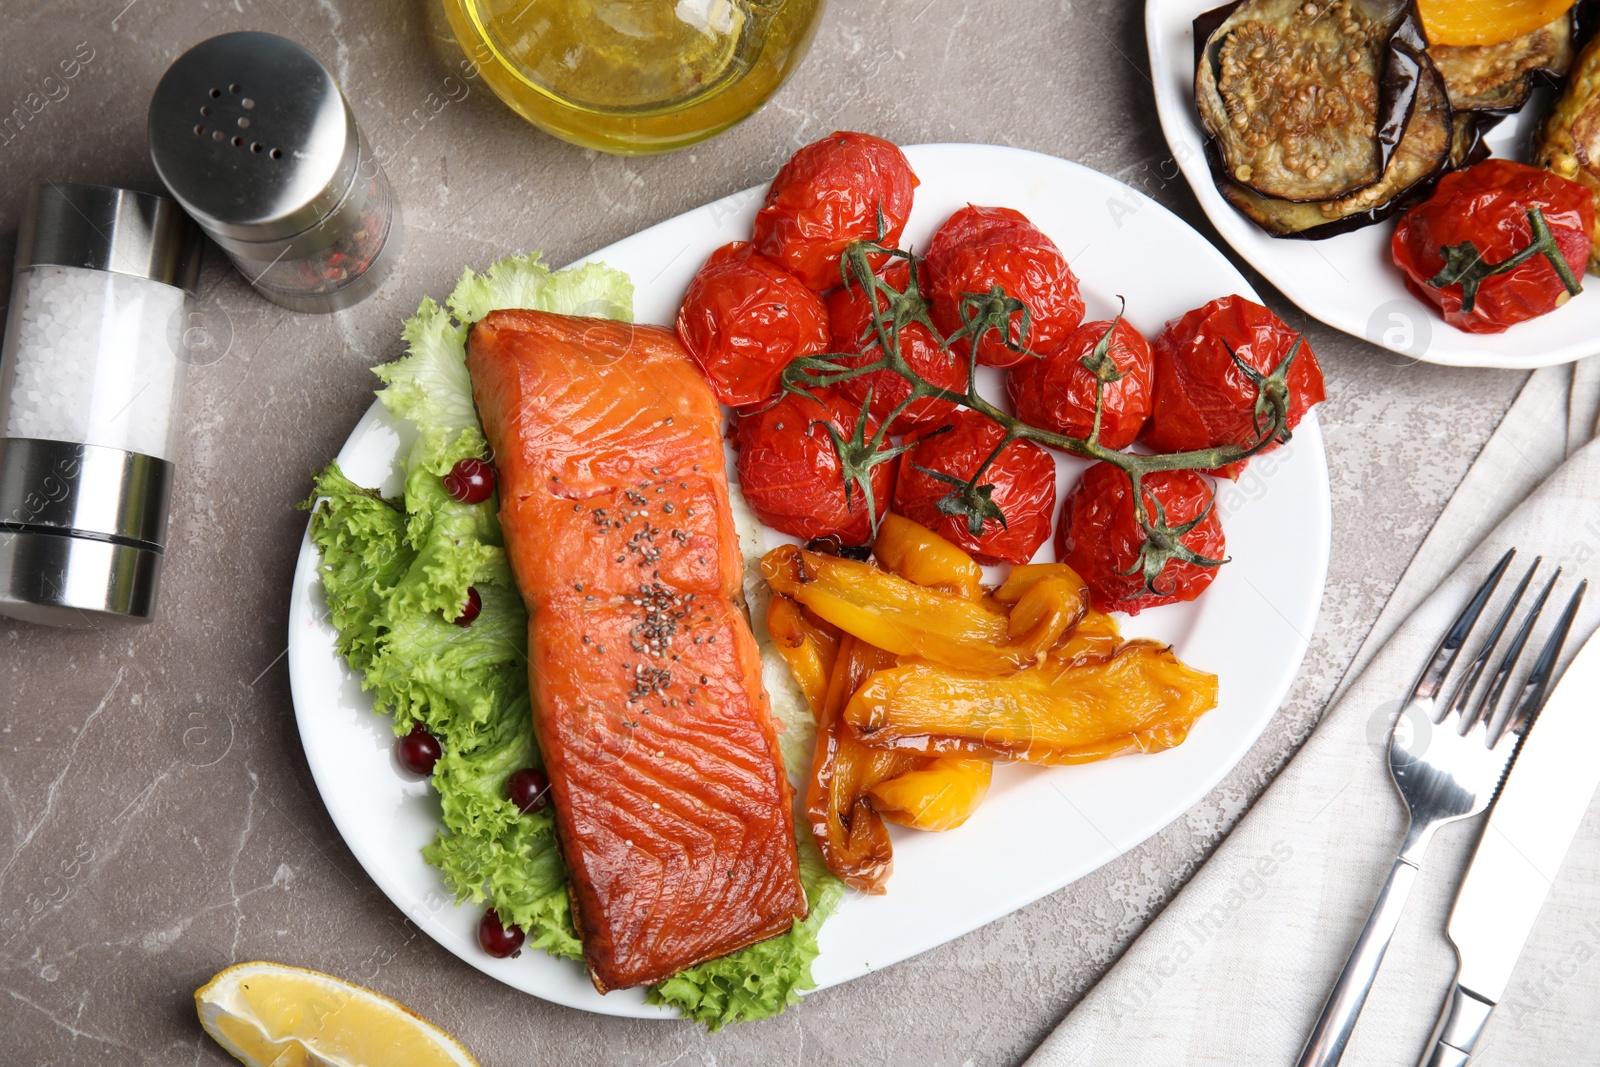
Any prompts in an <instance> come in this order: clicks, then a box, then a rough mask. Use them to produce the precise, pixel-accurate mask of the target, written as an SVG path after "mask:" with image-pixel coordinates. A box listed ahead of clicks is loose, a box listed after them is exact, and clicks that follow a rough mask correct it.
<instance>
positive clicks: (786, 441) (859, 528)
mask: <svg viewBox="0 0 1600 1067" xmlns="http://www.w3.org/2000/svg"><path fill="white" fill-rule="evenodd" d="M860 413H861V408H860V407H858V406H857V405H856V404H854V403H852V402H851V401H850V400H848V399H847V398H845V397H844V396H842V395H840V394H839V392H838V391H837V390H833V389H824V390H822V391H821V392H820V393H819V394H818V395H817V396H797V395H795V394H794V393H789V394H786V395H785V396H784V397H783V398H782V399H781V400H779V401H778V402H777V403H776V404H774V405H772V406H771V407H769V408H766V409H764V410H761V411H756V412H752V413H750V414H748V415H744V416H742V417H740V419H739V426H738V429H737V444H738V448H739V457H738V471H739V486H740V488H741V489H743V490H744V498H745V501H746V502H747V503H748V504H749V505H750V510H752V511H754V512H755V513H756V518H758V519H760V520H761V521H762V522H764V523H766V524H767V525H768V526H771V527H772V528H773V529H775V530H779V531H781V532H783V533H786V534H789V535H790V536H793V537H800V538H805V539H808V540H809V539H811V538H813V537H828V536H833V537H837V538H838V539H839V541H840V542H841V543H842V544H845V545H864V544H866V543H867V542H868V541H871V540H872V535H873V530H872V523H871V520H870V518H869V516H868V512H867V501H866V496H865V494H863V493H862V491H861V486H860V485H859V484H854V485H851V486H850V491H849V503H848V504H847V503H846V501H845V496H846V494H845V482H844V475H843V473H842V467H841V464H840V462H839V453H838V451H837V450H836V449H835V448H834V444H833V439H832V438H831V437H830V436H829V435H828V429H827V425H828V424H831V425H832V426H833V428H834V429H835V430H837V431H838V432H839V436H840V437H842V438H844V439H845V440H847V441H848V440H849V439H850V435H851V433H852V432H853V431H854V430H855V425H856V419H857V417H858V416H859V415H860ZM877 428H878V424H877V422H876V421H875V420H873V419H872V418H870V416H869V418H868V420H867V430H866V436H867V437H868V438H870V437H871V436H872V434H873V433H874V432H875V431H876V430H877ZM897 463H898V460H897V459H891V460H889V461H887V462H885V463H879V464H877V465H876V466H874V467H873V468H872V474H871V476H870V477H871V482H872V495H873V501H874V503H875V504H876V507H877V513H878V515H880V516H881V515H882V514H883V513H884V512H886V511H888V510H889V502H890V499H891V497H892V495H893V492H894V470H895V465H896V464H897Z"/></svg>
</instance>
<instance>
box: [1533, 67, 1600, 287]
mask: <svg viewBox="0 0 1600 1067" xmlns="http://www.w3.org/2000/svg"><path fill="white" fill-rule="evenodd" d="M1533 165H1534V166H1536V167H1543V168H1545V169H1546V170H1551V171H1555V172H1556V173H1557V174H1559V175H1561V176H1562V177H1563V178H1571V179H1572V180H1573V181H1576V182H1579V183H1581V184H1582V185H1583V186H1584V187H1585V188H1587V189H1588V190H1589V191H1590V192H1591V193H1593V194H1594V195H1595V197H1596V198H1597V200H1600V36H1596V37H1594V38H1591V39H1590V41H1589V43H1588V44H1587V45H1585V46H1584V48H1583V51H1582V52H1581V53H1580V54H1579V55H1578V59H1577V62H1576V63H1575V64H1574V65H1573V68H1572V73H1571V74H1570V75H1568V77H1567V86H1566V88H1565V89H1563V90H1562V92H1561V95H1560V96H1559V97H1557V98H1556V102H1555V103H1554V104H1553V105H1552V106H1551V108H1550V111H1549V112H1548V113H1547V114H1546V115H1545V117H1544V121H1543V122H1542V123H1541V124H1540V126H1539V132H1538V134H1537V135H1536V136H1535V138H1534V145H1533ZM1591 237H1592V239H1593V241H1594V245H1593V246H1592V247H1591V248H1590V251H1589V270H1590V271H1592V272H1594V273H1596V274H1600V219H1597V220H1596V222H1595V232H1594V233H1593V234H1592V235H1591Z"/></svg>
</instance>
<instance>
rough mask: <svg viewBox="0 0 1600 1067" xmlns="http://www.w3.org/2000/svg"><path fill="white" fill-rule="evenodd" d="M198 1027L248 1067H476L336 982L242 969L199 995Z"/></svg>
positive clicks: (380, 1001) (452, 1047)
mask: <svg viewBox="0 0 1600 1067" xmlns="http://www.w3.org/2000/svg"><path fill="white" fill-rule="evenodd" d="M194 1005H195V1009H196V1010H197V1011H198V1012H199V1013H200V1025H201V1026H203V1027H205V1031H206V1033H208V1034H210V1035H211V1036H212V1037H214V1038H215V1039H216V1041H217V1044H219V1045H221V1046H222V1047H223V1048H224V1049H226V1050H227V1051H228V1052H230V1053H232V1054H233V1056H234V1057H235V1058H237V1059H238V1060H239V1061H240V1062H241V1063H244V1064H248V1065H249V1067H478V1061H477V1060H475V1059H473V1058H472V1056H471V1054H470V1053H468V1052H467V1050H466V1049H464V1048H462V1047H461V1044H460V1042H458V1041H456V1039H455V1038H453V1037H451V1036H450V1035H449V1034H447V1033H445V1032H444V1031H443V1030H440V1029H439V1028H438V1027H436V1026H434V1025H433V1024H432V1023H430V1022H428V1021H426V1020H425V1019H423V1018H422V1017H420V1016H419V1015H417V1013H416V1012H414V1011H412V1010H411V1009H410V1008H408V1007H406V1006H405V1005H403V1004H397V1003H395V1002H394V1001H392V1000H390V999H389V998H388V997H386V996H382V995H381V994H378V993H374V992H373V991H372V990H370V989H363V988H362V987H361V986H358V985H352V984H351V983H349V982H346V981H344V980H343V979H340V978H335V977H333V976H332V975H331V974H323V973H321V972H320V971H308V970H306V969H305V968H302V967H288V966H285V965H283V964H281V963H266V962H255V963H238V964H235V965H234V966H232V967H229V968H228V969H227V970H224V971H221V972H219V973H218V974H217V975H216V976H215V977H214V978H212V979H211V981H209V982H207V983H206V984H205V985H203V986H201V987H200V988H199V989H197V990H195V994H194Z"/></svg>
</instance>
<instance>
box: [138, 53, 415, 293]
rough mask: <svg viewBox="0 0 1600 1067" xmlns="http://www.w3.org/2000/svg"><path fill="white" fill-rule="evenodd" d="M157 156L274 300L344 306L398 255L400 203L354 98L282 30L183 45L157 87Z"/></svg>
mask: <svg viewBox="0 0 1600 1067" xmlns="http://www.w3.org/2000/svg"><path fill="white" fill-rule="evenodd" d="M150 158H151V160H152V161H153V162H154V163H155V168H156V172H157V173H158V174H159V175H160V176H161V180H162V181H163V182H164V183H165V184H166V187H167V189H168V191H169V192H170V193H171V194H172V196H173V198H174V199H176V200H177V201H178V202H179V203H180V204H182V205H183V208H184V210H185V211H187V212H188V213H189V214H190V215H191V216H193V217H194V219H195V220H196V221H197V222H199V224H200V226H201V228H202V229H204V230H205V231H206V233H207V234H208V235H210V237H211V238H212V240H214V241H216V243H217V244H218V245H219V246H220V247H221V248H222V250H223V251H224V252H226V253H227V254H228V257H229V258H230V259H232V260H233V264H234V266H235V267H237V268H238V269H239V272H240V273H241V274H243V275H244V276H245V278H246V279H247V280H248V281H249V282H250V284H251V285H252V286H254V287H255V289H256V290H257V291H258V292H259V293H261V295H262V296H265V297H266V298H267V299H268V300H271V301H272V302H273V303H276V304H280V305H282V306H283V307H286V308H290V309H291V310H294V311H337V310H339V309H341V308H346V307H349V306H350V305H352V304H354V303H356V302H357V301H359V300H361V299H363V298H364V297H366V296H367V295H368V294H370V293H371V292H373V290H375V289H376V288H377V287H378V286H379V285H380V284H382V282H383V279H384V278H385V277H386V276H387V274H388V272H389V270H390V268H391V267H392V266H393V265H394V262H395V260H397V259H398V258H399V247H400V210H399V205H398V204H396V202H395V199H394V195H393V193H392V192H391V191H390V189H389V183H388V181H387V180H386V179H385V177H384V174H383V168H382V167H380V166H379V165H378V161H377V159H376V158H375V157H374V156H373V154H372V150H371V148H370V146H369V145H368V144H367V143H366V141H365V140H364V139H363V138H362V136H361V130H360V128H359V127H358V126H357V125H356V119H355V114H354V113H353V112H352V111H351V109H350V104H349V101H347V100H346V99H345V97H344V94H343V93H342V92H341V91H340V90H339V86H338V83H337V82H335V81H334V80H333V76H332V75H331V74H329V73H328V71H327V69H326V68H325V67H323V65H322V64H321V63H320V62H319V61H318V60H317V57H316V56H314V55H312V54H311V53H310V52H309V51H307V50H306V49H305V48H302V47H301V46H300V45H298V44H296V43H294V42H293V41H290V40H287V39H285V38H283V37H279V36H277V35H276V34H271V33H258V32H243V33H225V34H223V35H221V36H220V37H213V38H211V39H210V40H207V41H202V42H201V43H200V44H198V45H195V46H194V47H193V48H191V49H189V51H187V52H185V53H184V54H183V55H181V56H179V57H178V60H177V61H176V62H175V63H173V64H172V66H171V67H170V68H169V69H168V70H167V72H166V74H165V75H163V76H162V79H161V82H160V84H158V85H157V86H156V91H155V95H154V96H153V97H152V98H151V101H150Z"/></svg>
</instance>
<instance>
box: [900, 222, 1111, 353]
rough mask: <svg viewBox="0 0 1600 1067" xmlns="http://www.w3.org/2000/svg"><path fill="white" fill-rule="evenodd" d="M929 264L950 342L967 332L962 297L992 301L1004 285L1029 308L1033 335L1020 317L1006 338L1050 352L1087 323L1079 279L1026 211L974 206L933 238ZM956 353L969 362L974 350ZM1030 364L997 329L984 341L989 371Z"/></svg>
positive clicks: (940, 322) (936, 310)
mask: <svg viewBox="0 0 1600 1067" xmlns="http://www.w3.org/2000/svg"><path fill="white" fill-rule="evenodd" d="M927 263H928V282H929V299H930V301H931V303H932V305H933V324H934V325H935V326H937V327H938V328H939V332H940V333H942V334H944V335H945V336H946V337H949V336H950V335H952V334H954V333H955V332H956V331H957V330H959V329H960V328H961V326H962V314H961V307H962V301H963V299H964V298H965V297H966V296H967V295H968V294H976V295H978V296H985V295H987V294H988V293H989V292H990V291H991V290H993V288H994V287H995V286H997V285H998V286H1000V287H1001V289H1003V290H1004V291H1005V293H1006V295H1007V296H1011V297H1015V298H1016V299H1018V300H1020V301H1022V302H1023V303H1024V304H1025V305H1027V308H1028V312H1029V326H1028V331H1027V335H1026V336H1023V335H1022V316H1021V314H1020V313H1015V314H1013V315H1012V316H1011V317H1010V319H1009V320H1008V321H1007V323H1006V332H1007V336H1008V337H1009V338H1010V339H1011V340H1012V341H1013V342H1014V343H1020V344H1021V345H1023V346H1024V347H1026V348H1027V349H1028V350H1029V351H1031V352H1035V353H1043V352H1048V351H1050V350H1051V349H1052V348H1054V347H1056V346H1057V345H1059V344H1061V343H1062V342H1063V341H1065V340H1066V339H1067V335H1068V334H1070V333H1072V331H1073V330H1075V329H1077V327H1078V324H1079V323H1080V322H1082V321H1083V297H1082V296H1081V295H1079V292H1078V279H1077V276H1076V275H1074V274H1073V273H1072V270H1071V268H1070V267H1068V266H1067V261H1066V259H1065V258H1064V257H1063V256H1062V255H1061V252H1060V251H1059V250H1058V249H1057V248H1056V246H1055V244H1054V243H1053V242H1052V241H1051V240H1050V238H1048V237H1046V236H1045V235H1044V234H1043V233H1041V232H1039V230H1038V228H1036V227H1035V226H1034V225H1033V224H1032V223H1031V222H1029V221H1028V219H1027V216H1025V215H1023V214H1022V213H1021V212H1019V211H1013V210H1011V209H1010V208H1005V207H974V206H972V205H970V204H969V205H968V206H966V207H964V208H962V209H961V210H960V211H957V212H956V213H955V214H954V215H951V216H950V218H949V219H948V220H947V221H946V222H945V224H944V225H943V226H941V227H940V228H939V232H938V233H936V234H934V235H933V240H932V241H930V242H929V243H928V257H927ZM951 347H952V348H954V349H955V351H956V352H957V353H958V354H960V355H962V356H965V355H966V354H967V352H968V350H969V347H970V346H969V345H968V342H967V340H966V339H965V338H962V339H960V340H957V341H956V342H955V343H954V344H953V345H952V346H951ZM1029 358H1032V357H1030V356H1029V355H1028V354H1027V352H1014V351H1012V350H1011V349H1009V348H1007V347H1006V345H1005V343H1004V341H1002V339H1001V338H1000V336H999V334H998V333H996V332H994V331H989V332H988V333H986V334H985V335H984V336H983V338H982V339H981V340H980V341H979V343H978V362H979V363H982V364H983V365H984V366H986V367H1009V366H1012V365H1013V364H1016V363H1020V362H1022V361H1023V360H1025V359H1029Z"/></svg>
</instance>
